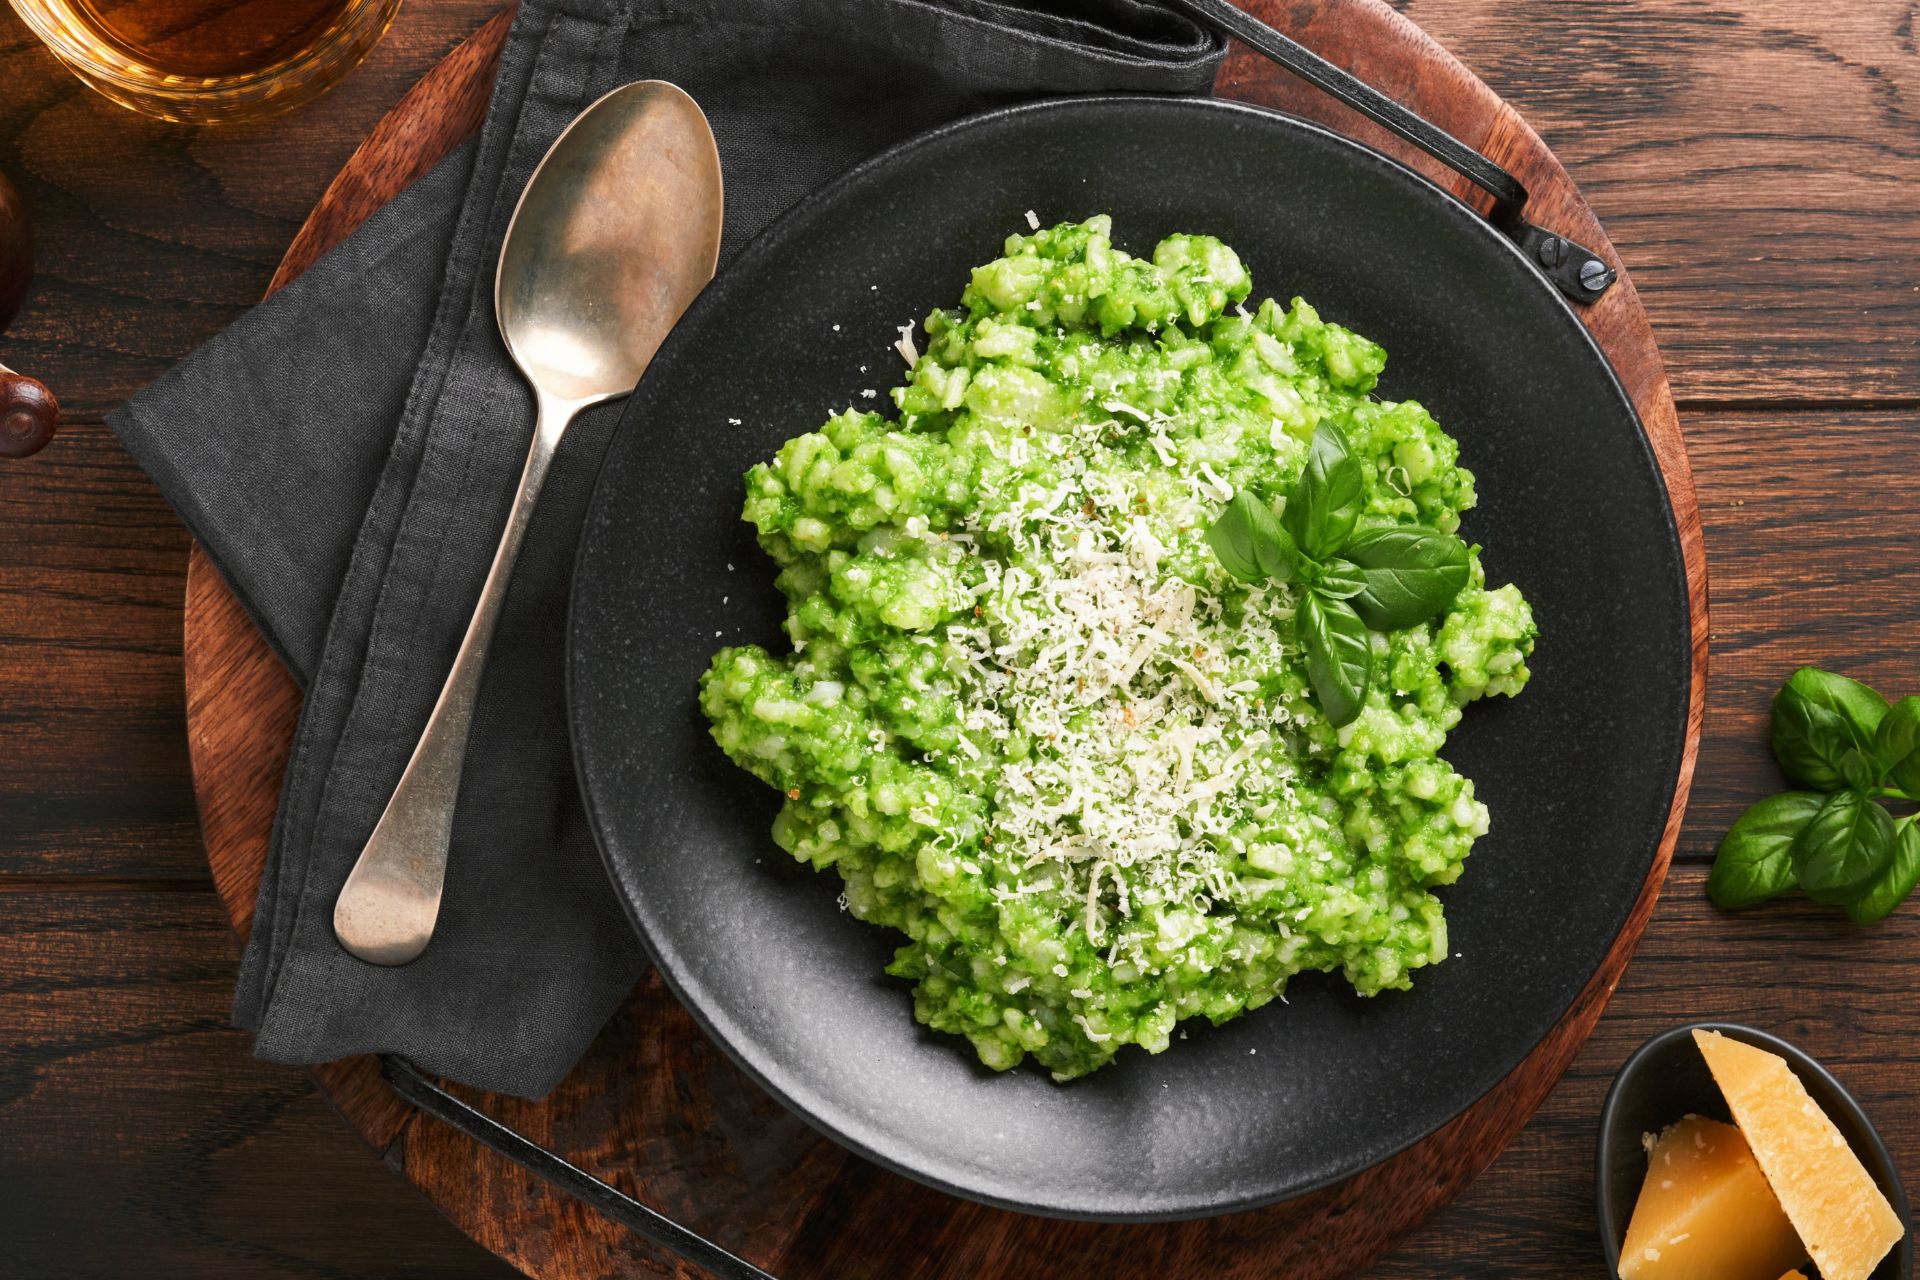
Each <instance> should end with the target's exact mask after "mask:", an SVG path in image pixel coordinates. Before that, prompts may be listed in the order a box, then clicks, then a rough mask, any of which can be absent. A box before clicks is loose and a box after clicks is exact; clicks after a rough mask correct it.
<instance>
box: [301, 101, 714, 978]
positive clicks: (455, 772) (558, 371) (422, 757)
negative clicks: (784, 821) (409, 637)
mask: <svg viewBox="0 0 1920 1280" xmlns="http://www.w3.org/2000/svg"><path fill="white" fill-rule="evenodd" d="M720 223H721V200H720V157H719V153H718V152H717V151H716V150H715V148H714V141H713V131H712V130H711V129H709V128H708V127H707V118H706V116H705V115H704V114H702V113H701V110H700V108H699V106H698V105H697V104H696V103H695V102H694V100H693V99H692V98H690V97H688V96H687V95H686V93H684V92H683V91H682V90H680V89H679V88H677V87H675V86H674V85H671V84H667V83H665V82H664V81H660V80H643V81H640V82H639V83H637V84H630V85H627V86H625V87H624V88H620V89H615V90H614V91H613V92H612V93H609V94H608V95H606V96H605V97H604V98H601V99H600V100H599V101H598V102H595V103H594V104H593V105H592V106H590V107H588V108H587V109H586V110H585V111H583V112H581V113H580V115H579V116H578V117H576V118H575V119H574V121H573V123H572V124H570V125H568V126H567V129H566V131H565V132H564V133H562V134H561V135H560V136H559V137H558V138H557V139H555V140H554V144H553V146H552V147H551V148H549V149H548V151H547V154H546V157H545V158H544V159H542V160H541V162H540V167H539V168H537V169H535V170H534V173H533V176H532V177H531V178H529V179H528V180H527V187H526V190H525V191H524V192H522V193H521V196H520V204H519V207H517V208H516V209H515V210H514V213H513V221H512V222H511V223H509V224H508V226H507V235H506V240H505V243H504V244H503V245H502V246H501V249H500V269H499V272H498V274H497V275H496V276H495V278H494V286H493V303H494V311H495V313H496V315H497V317H498V319H499V322H500V336H501V337H502V338H504V339H505V340H506V344H507V351H508V353H509V354H510V355H512V357H513V361H514V363H515V364H516V365H518V366H519V368H520V372H521V373H522V374H524V375H525V376H526V379H527V381H528V382H529V383H531V384H532V386H533V393H534V402H535V404H536V406H537V408H538V416H537V418H536V419H535V422H534V428H533V444H532V447H531V448H530V449H529V450H528V451H527V463H526V467H525V469H524V470H523V471H522V472H521V473H520V488H519V491H518V492H517V493H516V494H515V495H514V499H513V509H512V511H511V512H510V513H509V514H508V516H507V527H506V530H505V532H503V533H502V534H501V535H500V546H499V549H498V550H496V551H495V552H494V554H493V566H492V568H490V569H488V570H487V582H486V586H485V587H484V588H482V589H481V592H480V603H479V604H478V606H476V607H475V609H474V611H473V620H472V621H471V622H469V623H468V624H467V634H466V637H465V638H464V639H463V640H461V642H460V651H459V653H458V654H457V655H455V657H454V660H453V670H452V671H451V672H450V673H449V674H448V676H447V682H446V684H445V685H444V686H443V687H442V688H441V690H440V698H439V701H437V702H435V703H434V706H433V714H432V715H431V716H430V717H428V719H427V727H426V730H425V731H424V732H423V733H422V734H421V735H420V742H419V745H417V746H416V747H414V749H413V758H412V759H411V760H409V761H408V762H407V768H406V772H404V773H402V774H401V775H400V783H399V785H398V786H397V787H395V788H394V792H393V798H392V799H391V800H389V801H388V802H387V809H386V812H385V813H383V814H382V815H381V816H380V822H379V825H378V826H376V827H375V828H374V829H373V835H372V837H371V838H370V839H369V840H368V841H367V847H366V848H365V849H363V850H362V851H361V853H360V859H359V861H358V862H356V863H355V864H354V867H353V872H352V874H350V875H349V876H348V877H347V883H346V886H345V887H344V888H342V889H341V890H340V897H339V899H338V901H336V902H335V904H334V908H333V931H334V934H335V935H336V936H337V937H338V938H339V939H340V944H341V945H342V946H344V947H345V948H346V949H347V950H348V951H350V952H352V953H353V954H354V955H356V956H359V957H360V958H361V959H362V960H369V961H372V962H373V963H375V964H405V963H407V961H409V960H412V959H413V958H414V957H416V956H418V955H419V954H420V953H421V952H422V951H423V950H425V949H426V946H427V941H428V939H430V938H432V936H433V927H434V921H435V920H436V918H437V917H438V916H439V914H440V891H441V887H442V885H443V884H444V882H445V880H446V871H447V845H448V841H449V838H450V836H451V834H452V831H453V806H454V800H455V798H456V797H457V796H458V794H459V791H460V770H461V766H462V765H463V764H464V762H465V760H466V753H467V730H468V728H469V726H470V725H471V723H472V720H473V704H474V696H475V694H476V693H477V692H478V691H479V688H480V673H481V671H482V670H483V669H484V668H485V667H486V664H487V645H488V642H489V641H490V640H491V639H492V638H493V628H494V624H495V623H496V622H498V621H499V618H500V605H501V602H502V601H503V600H504V599H505V597H506V594H507V579H508V578H509V577H511V576H512V573H513V562H514V560H515V559H516V558H518V556H519V554H520V542H521V539H522V538H523V537H524V536H525V535H526V531H527V524H528V521H529V520H530V519H531V517H532V515H533V507H534V503H535V502H536V501H538V500H539V497H540V486H541V484H542V482H543V481H545V479H546V476H547V467H548V465H549V464H550V463H552V461H553V455H554V450H555V449H556V448H558V446H559V444H560V437H561V435H562V434H563V433H564V432H565V431H566V429H567V425H568V424H569V423H570V422H572V421H573V418H574V415H575V414H577V413H579V412H580V411H581V410H582V409H585V408H587V407H588V406H589V405H595V404H599V403H601V402H602V401H606V400H613V399H617V398H619V397H621V396H624V395H626V394H627V393H628V392H630V391H632V390H633V387H634V384H635V383H636V382H638V381H639V380H640V375H641V373H642V372H643V371H644V370H645V369H646V367H647V362H648V361H650V360H651V359H652V358H653V353H654V352H655V351H656V350H657V349H658V348H659V346H660V343H661V340H662V339H664V338H665V337H666V336H667V331H668V330H670V329H671V328H673V325H674V322H675V321H676V320H678V319H679V318H680V313H681V312H682V311H685V310H686V308H687V304H688V303H690V302H692V301H693V299H694V296H695V295H696V294H698V293H699V292H700V290H701V289H702V288H704V287H705V286H706V283H707V281H708V280H710V279H711V278H712V277H713V269H714V265H715V263H716V262H717V261H718V259H719V254H720Z"/></svg>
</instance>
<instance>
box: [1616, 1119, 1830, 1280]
mask: <svg viewBox="0 0 1920 1280" xmlns="http://www.w3.org/2000/svg"><path fill="white" fill-rule="evenodd" d="M1806 1256H1807V1251H1806V1249H1805V1248H1804V1247H1802V1246H1801V1244H1800V1237H1799V1236H1798V1235H1797V1234H1796V1233H1795V1232H1794V1229H1793V1224H1792V1223H1790V1222H1788V1221H1787V1215H1786V1214H1785V1213H1783V1212H1782V1211H1781V1209H1780V1202H1779V1201H1778V1200H1776V1199H1774V1195H1773V1191H1772V1189H1771V1188H1769V1187H1768V1186H1767V1179H1766V1175H1764V1174H1763V1173H1761V1172H1760V1166H1759V1165H1758V1164H1756V1163H1755V1162H1754V1159H1753V1155H1752V1153H1751V1152H1749V1151H1748V1150H1747V1143H1746V1140H1745V1139H1744V1138H1742V1137H1741V1136H1740V1131H1739V1130H1738V1129H1736V1128H1734V1127H1733V1126H1732V1125H1730V1124H1721V1123H1720V1122H1719V1121H1717V1120H1709V1119H1707V1118H1706V1117H1704V1116H1688V1117H1686V1118H1685V1119H1683V1120H1681V1121H1680V1122H1679V1123H1678V1124H1674V1125H1671V1126H1669V1127H1668V1128H1667V1130H1666V1131H1665V1132H1664V1133H1662V1134H1661V1135H1660V1138H1659V1140H1658V1141H1657V1142H1655V1143H1654V1144H1653V1146H1652V1148H1651V1149H1650V1150H1649V1151H1648V1153H1647V1180H1646V1182H1645V1183H1644V1184H1643V1185H1642V1186H1641V1188H1640V1198H1639V1199H1638V1200H1636V1201H1635V1202H1634V1206H1633V1221H1632V1222H1631V1223H1629V1224H1628V1226H1627V1238H1626V1243H1625V1244H1624V1245H1623V1246H1622V1247H1621V1250H1620V1276H1621V1280H1773V1277H1775V1276H1778V1275H1780V1273H1781V1272H1782V1271H1783V1270H1785V1269H1786V1268H1788V1267H1791V1266H1793V1265H1794V1264H1795V1263H1797V1262H1799V1261H1801V1260H1802V1259H1804V1258H1805V1257H1806Z"/></svg>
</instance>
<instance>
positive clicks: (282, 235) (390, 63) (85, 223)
mask: <svg viewBox="0 0 1920 1280" xmlns="http://www.w3.org/2000/svg"><path fill="white" fill-rule="evenodd" d="M499 8H500V4H499V0H415V2H414V3H409V4H407V5H405V6H403V8H402V11H401V15H400V17H399V19H398V20H397V21H396V22H395V23H394V26H393V28H392V29H391V30H390V31H389V32H388V34H387V36H386V38H385V39H384V40H382V41H381V43H380V44H379V45H378V46H376V47H375V48H374V50H373V52H372V53H371V54H370V55H369V56H368V58H367V60H366V61H365V62H364V63H362V64H361V65H360V66H359V67H358V68H356V69H355V70H354V71H353V72H352V73H351V74H350V75H348V76H347V77H346V79H344V80H343V81H342V82H341V83H340V84H339V85H338V86H337V87H336V88H335V89H334V90H333V91H332V92H331V93H329V94H327V95H326V96H325V97H323V98H321V99H320V100H318V101H317V102H314V103H312V104H310V105H309V106H307V107H304V108H302V109H301V110H300V111H299V112H297V113H296V114H295V115H293V116H291V117H288V118H286V119H284V120H266V121H262V122H259V123H257V124H244V125H223V126H220V127H218V128H212V129H196V128H193V127H190V126H185V125H175V124H166V123H163V122H160V121H154V120H148V119H146V118H144V117H140V116H135V115H133V114H132V113H131V112H128V111H126V110H124V109H122V108H120V107H117V106H115V105H113V104H112V103H110V102H107V101H106V100H105V99H103V98H101V97H100V96H99V95H98V94H96V93H93V92H91V91H89V90H88V89H86V88H85V87H84V86H82V85H81V84H80V82H79V81H77V80H75V79H74V78H73V77H72V76H70V75H68V74H67V73H66V72H65V71H64V70H63V69H62V68H61V67H60V66H59V64H58V63H57V62H55V61H54V59H53V57H52V55H51V54H49V53H48V52H47V51H46V50H45V49H43V48H42V47H41V46H40V45H39V43H38V42H36V41H35V40H34V39H33V38H32V37H31V36H30V35H29V34H28V33H27V31H26V28H25V27H23V26H22V25H21V24H20V21H19V19H17V18H16V17H14V15H13V12H12V10H11V9H8V8H6V7H5V6H0V169H4V170H5V171H6V173H7V176H8V177H10V178H11V179H12V180H13V181H14V184H15V185H16V186H18V187H19V189H20V193H21V195H23V196H24V197H25V198H26V202H27V209H28V214H29V216H30V217H31V219H32V222H33V228H34V237H35V263H36V276H35V284H34V288H33V292H32V293H31V294H30V295H29V297H28V300H27V303H26V305H25V307H23V308H22V309H21V312H20V315H19V316H18V318H17V319H15V321H14V322H13V325H12V326H11V328H9V330H8V331H7V334H6V337H5V340H4V342H0V360H4V362H5V363H7V364H9V365H11V366H13V367H14V368H16V369H18V370H20V371H21V372H22V373H30V374H32V375H33V376H35V377H37V378H39V379H40V380H41V381H43V382H45V383H46V384H47V385H48V386H50V387H51V388H52V389H53V391H54V394H56V395H57V396H59V397H60V402H61V405H62V406H63V407H64V409H65V410H66V413H67V414H68V416H69V417H70V418H74V419H97V418H98V417H100V416H101V415H102V414H104V413H105V412H106V411H107V410H108V409H110V408H112V407H113V406H114V405H116V404H118V403H119V402H120V401H121V400H124V399H125V398H126V397H127V396H129V395H131V394H132V393H133V392H134V391H137V390H138V389H139V388H141V387H142V386H145V385H146V384H147V383H148V382H150V381H152V380H153V379H154V378H155V377H157V376H159V374H161V373H162V372H164V371H165V370H166V368H167V367H168V366H169V365H171V364H172V363H173V362H174V361H175V360H177V359H179V358H180V357H181V356H183V355H185V354H186V353H187V352H188V351H190V350H192V349H193V348H194V347H195V346H197V345H199V344H200V343H201V342H203V341H205V340H206V339H207V338H209V337H211V336H212V335H213V334H214V333H216V332H218V331H219V330H220V329H221V328H223V327H225V326H226V325H227V324H228V323H230V322H231V321H232V320H234V319H235V318H236V317H237V316H238V315H239V314H240V313H241V312H242V311H244V310H246V308H248V307H250V306H252V305H253V304H254V303H255V302H258V301H259V299H260V291H261V288H262V286H263V284H264V283H265V281H266V279H267V277H268V276H270V275H271V274H272V273H273V270H274V267H275V265H276V264H277V263H278V262H279V261H280V258H281V255H282V253H283V252H284V251H285V249H286V247H287V242H288V240H289V239H291V238H292V236H293V234H294V233H295V231H297V230H298V229H299V227H300V224H301V223H302V222H303V221H304V220H305V219H306V216H307V214H308V213H309V212H310V211H311V210H312V208H313V204H314V201H315V200H316V199H317V198H318V197H319V195H320V192H321V191H322V190H323V189H325V187H326V186H327V184H328V183H329V182H330V181H331V180H332V178H333V176H334V174H335V173H336V172H338V170H339V168H340V166H341V164H342V163H343V162H344V161H345V160H346V158H347V157H348V156H349V155H350V154H352V152H353V150H354V148H355V147H357V146H359V145H360V142H361V140H362V139H364V138H365V137H366V136H367V131H368V130H369V129H371V128H372V127H373V126H374V125H375V124H376V123H377V122H378V121H379V120H380V118H381V117H382V116H384V115H385V114H386V112H387V110H388V108H389V107H391V106H392V105H393V103H394V101H395V100H396V99H397V98H399V97H400V95H401V94H402V93H404V92H405V91H406V89H407V87H408V86H410V85H411V84H412V83H413V82H414V81H415V80H416V79H417V78H418V77H419V76H420V74H421V72H422V71H424V70H425V69H426V68H428V67H430V66H432V65H433V64H434V63H435V62H436V61H438V60H439V59H440V58H441V57H443V56H445V54H446V53H447V52H448V51H449V50H451V49H452V48H453V47H454V46H455V45H457V44H459V43H460V41H461V40H463V39H464V38H466V37H467V36H468V35H470V34H472V32H473V31H474V30H475V29H476V28H477V27H479V26H480V25H481V24H482V23H484V22H485V21H487V20H488V19H489V18H491V17H492V16H493V15H494V14H495V13H497V12H498V11H499ZM290 139H297V140H298V145H294V146H289V145H287V142H288V141H289V140H290Z"/></svg>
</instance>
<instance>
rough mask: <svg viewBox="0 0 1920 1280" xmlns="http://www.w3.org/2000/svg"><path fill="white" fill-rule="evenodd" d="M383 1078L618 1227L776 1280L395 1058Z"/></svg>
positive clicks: (680, 1253)
mask: <svg viewBox="0 0 1920 1280" xmlns="http://www.w3.org/2000/svg"><path fill="white" fill-rule="evenodd" d="M380 1074H381V1075H382V1076H384V1077H385V1078H386V1081H387V1083H388V1084H390V1085H392V1086H393V1088H394V1090H395V1091H396V1092H397V1093H399V1095H400V1096H401V1097H403V1098H405V1099H406V1100H407V1101H408V1102H411V1103H412V1104H413V1105H414V1106H416V1107H418V1108H420V1110H422V1111H424V1112H426V1113H427V1114H428V1115H430V1116H432V1117H433V1118H434V1119H436V1120H439V1121H441V1122H442V1123H443V1124H449V1125H452V1126H453V1127H454V1128H456V1129H458V1130H459V1131H460V1132H461V1133H464V1134H466V1135H467V1136H468V1137H469V1138H472V1139H473V1140H474V1141H475V1142H478V1143H479V1144H480V1145H482V1146H484V1147H487V1148H489V1149H490V1150H493V1151H496V1152H498V1153H499V1154H500V1155H503V1156H505V1157H506V1158H507V1159H509V1160H511V1161H513V1162H514V1163H515V1164H517V1165H519V1166H520V1167H521V1168H523V1169H526V1170H527V1171H528V1172H530V1173H534V1174H537V1175H539V1176H540V1177H542V1178H544V1179H546V1180H547V1181H548V1182H551V1183H552V1184H553V1185H554V1186H556V1187H558V1188H560V1190H562V1191H564V1192H566V1193H567V1194H568V1195H570V1196H572V1197H574V1198H575V1199H577V1200H581V1201H583V1202H585V1203H586V1204H589V1205H592V1206H593V1207H594V1208H596V1209H598V1210H599V1211H600V1212H602V1213H604V1214H606V1215H607V1216H608V1217H609V1218H612V1219H613V1220H614V1221H615V1222H618V1223H620V1224H621V1225H622V1226H624V1227H627V1228H628V1229H630V1230H632V1231H636V1232H638V1233H639V1234H640V1235H642V1236H644V1237H646V1238H647V1239H648V1240H651V1241H652V1242H653V1243H655V1244H657V1245H659V1246H660V1247H661V1248H662V1249H666V1250H668V1251H669V1252H671V1253H673V1254H674V1255H675V1256H677V1257H681V1258H684V1259H686V1260H687V1261H688V1262H691V1263H693V1265H695V1266H696V1267H702V1268H704V1269H705V1270H707V1271H709V1272H711V1273H712V1274H714V1275H716V1276H718V1277H720V1280H774V1277H773V1276H771V1275H769V1274H767V1273H766V1272H765V1271H762V1270H761V1269H760V1268H758V1267H756V1266H754V1265H753V1264H752V1263H751V1262H748V1261H746V1260H745V1259H744V1258H740V1257H737V1256H735V1255H734V1254H731V1253H728V1252H727V1251H726V1250H725V1249H722V1248H721V1247H720V1246H719V1245H717V1244H715V1243H713V1241H711V1240H709V1239H707V1238H706V1237H705V1236H702V1235H697V1234H695V1233H694V1232H692V1231H689V1230H687V1229H686V1228H685V1227H683V1226H681V1225H680V1224H679V1223H677V1222H675V1221H673V1220H672V1219H671V1218H665V1217H662V1216H661V1215H660V1214H658V1213H655V1212H654V1211H653V1210H652V1209H649V1208H647V1206H645V1205H643V1204H641V1203H640V1202H639V1201H638V1200H635V1199H634V1198H633V1197H632V1196H630V1195H627V1194H626V1193H625V1192H623V1191H619V1190H616V1189H615V1188H613V1187H611V1186H609V1185H607V1184H606V1183H604V1182H602V1181H600V1179H598V1178H596V1177H594V1176H593V1175H592V1174H590V1173H588V1172H586V1171H585V1170H584V1169H581V1168H579V1167H578V1166H576V1165H572V1164H569V1163H568V1162H567V1161H565V1160H562V1159H561V1158H560V1157H559V1156H557V1155H555V1154H554V1153H553V1152H551V1151H548V1150H547V1149H546V1148H545V1147H542V1146H539V1145H537V1144H536V1143H532V1142H529V1141H527V1139H525V1138H523V1137H521V1136H520V1135H519V1134H517V1133H515V1132H514V1131H513V1130H511V1129H509V1128H507V1126H505V1125H503V1124H501V1123H500V1122H499V1121H498V1120H495V1119H494V1118H493V1117H492V1116H489V1115H487V1114H486V1113H485V1112H483V1111H477V1110H475V1109H474V1108H473V1107H470V1106H468V1105H467V1104H466V1103H464V1102H462V1101H460V1099H458V1098H456V1097H454V1096H453V1095H452V1094H450V1093H448V1092H447V1091H446V1090H445V1089H442V1088H441V1087H440V1086H439V1085H437V1084H435V1083H434V1082H433V1081H432V1080H429V1079H428V1078H427V1077H426V1076H424V1075H422V1074H421V1073H420V1071H419V1069H418V1068H416V1067H415V1066H414V1065H413V1064H412V1063H410V1062H408V1061H406V1060H405V1059H403V1058H396V1057H394V1056H392V1055H391V1054H385V1055H382V1056H381V1058H380Z"/></svg>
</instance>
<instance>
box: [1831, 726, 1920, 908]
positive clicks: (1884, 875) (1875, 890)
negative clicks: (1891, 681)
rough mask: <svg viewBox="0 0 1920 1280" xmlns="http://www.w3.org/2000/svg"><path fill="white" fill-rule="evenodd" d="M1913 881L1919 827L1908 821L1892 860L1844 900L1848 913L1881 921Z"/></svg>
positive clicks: (1917, 880)
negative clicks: (1855, 892)
mask: <svg viewBox="0 0 1920 1280" xmlns="http://www.w3.org/2000/svg"><path fill="white" fill-rule="evenodd" d="M1905 701H1908V702H1912V701H1916V699H1912V698H1908V699H1905ZM1896 705H1897V704H1896ZM1915 884H1920V826H1916V825H1914V824H1913V823H1912V822H1908V823H1907V825H1906V826H1905V827H1904V828H1902V829H1901V831H1900V835H1899V838H1898V840H1897V841H1896V842H1895V844H1894V848H1893V861H1891V862H1889V863H1888V864H1887V869H1886V870H1885V871H1883V872H1881V873H1880V874H1879V875H1878V876H1877V877H1875V878H1874V880H1873V881H1872V882H1871V883H1869V884H1868V885H1867V887H1866V888H1865V889H1863V890H1861V891H1860V893H1859V894H1858V895H1857V896H1856V897H1855V898H1854V899H1853V900H1852V901H1851V902H1849V903H1847V916H1848V917H1849V918H1850V919H1851V920H1852V921H1853V922H1854V923H1855V924H1872V923H1874V922H1875V921H1876V920H1884V919H1886V918H1887V917H1888V916H1889V915H1891V914H1892V913H1893V909H1894V908H1895V907H1897V906H1899V905H1900V904H1901V903H1902V902H1904V901H1905V900H1906V897H1907V895H1908V894H1910V893H1912V892H1913V886H1914V885H1915Z"/></svg>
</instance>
